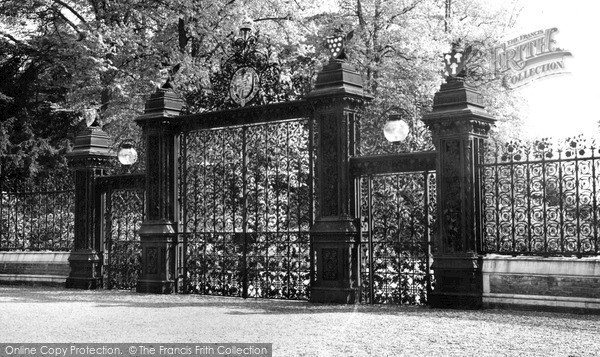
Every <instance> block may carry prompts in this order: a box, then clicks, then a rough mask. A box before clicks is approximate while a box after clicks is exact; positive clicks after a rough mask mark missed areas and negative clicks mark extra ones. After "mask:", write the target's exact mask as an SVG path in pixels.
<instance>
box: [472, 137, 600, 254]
mask: <svg viewBox="0 0 600 357" xmlns="http://www.w3.org/2000/svg"><path fill="white" fill-rule="evenodd" d="M483 149H484V158H485V161H484V163H483V164H482V165H480V166H479V171H480V174H481V175H482V178H483V181H482V186H483V187H482V190H483V193H482V198H483V210H482V214H483V242H482V247H481V249H482V251H483V252H486V253H500V254H512V255H517V254H535V255H567V256H568V255H576V256H584V255H597V254H598V252H599V248H598V243H599V242H598V235H599V218H600V209H599V207H598V197H599V196H598V188H599V184H600V182H599V177H598V171H599V169H600V152H599V150H598V149H599V147H598V145H597V143H596V142H595V140H591V139H586V138H584V137H582V136H579V137H575V138H572V139H568V140H566V141H565V142H560V143H557V142H551V141H549V140H540V141H536V142H533V143H526V142H510V143H507V144H500V145H492V144H490V145H487V146H486V147H484V148H483Z"/></svg>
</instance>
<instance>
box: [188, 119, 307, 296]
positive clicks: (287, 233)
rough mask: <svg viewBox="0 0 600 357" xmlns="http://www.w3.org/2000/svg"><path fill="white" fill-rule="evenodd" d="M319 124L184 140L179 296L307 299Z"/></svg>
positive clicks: (265, 126)
mask: <svg viewBox="0 0 600 357" xmlns="http://www.w3.org/2000/svg"><path fill="white" fill-rule="evenodd" d="M313 125H314V124H313V121H312V120H309V119H293V120H287V121H271V122H267V123H260V124H253V125H239V126H230V127H226V128H218V129H204V130H196V131H189V132H185V133H184V134H182V136H181V139H180V142H181V152H180V165H179V168H180V175H179V178H180V182H179V195H180V202H179V204H180V207H181V212H182V217H183V221H182V227H181V228H180V232H181V234H180V241H181V244H180V246H179V249H178V252H177V256H178V266H179V267H180V271H179V277H180V281H181V282H182V284H181V285H180V289H181V290H183V291H185V292H192V293H199V294H216V295H226V296H242V297H264V298H284V299H307V298H308V295H309V285H310V280H311V278H310V277H311V276H312V274H311V266H312V264H311V261H310V259H311V254H310V238H309V231H310V228H311V226H312V223H313V212H314V207H313V206H314V189H313V187H314V181H313V180H314V174H313V157H314V148H313V139H312V135H313V132H314V130H313Z"/></svg>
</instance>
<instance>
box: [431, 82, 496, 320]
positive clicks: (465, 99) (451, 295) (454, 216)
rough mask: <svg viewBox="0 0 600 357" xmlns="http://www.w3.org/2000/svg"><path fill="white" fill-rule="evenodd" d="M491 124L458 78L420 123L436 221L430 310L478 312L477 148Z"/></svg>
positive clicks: (476, 96)
mask: <svg viewBox="0 0 600 357" xmlns="http://www.w3.org/2000/svg"><path fill="white" fill-rule="evenodd" d="M495 121H496V120H495V119H494V118H492V117H491V115H490V114H489V113H487V112H486V111H485V109H484V106H483V96H482V95H481V94H480V93H479V92H478V91H477V90H476V89H475V88H473V87H471V86H469V85H467V84H466V83H465V82H464V81H463V80H462V79H460V78H449V79H448V83H445V84H442V86H441V88H440V90H439V91H438V92H437V93H436V94H435V97H434V103H433V110H432V112H430V113H428V114H426V115H425V116H424V117H423V122H425V124H426V125H427V126H428V127H429V129H430V130H431V132H432V137H433V143H434V145H435V147H436V149H437V152H438V158H437V195H438V198H437V202H438V206H437V217H438V221H437V224H436V227H435V228H434V242H433V265H432V268H433V270H434V276H435V289H434V291H433V292H432V293H431V295H430V297H429V302H430V304H431V305H432V306H434V307H457V308H480V307H481V305H482V294H483V280H482V271H481V268H482V257H481V256H480V255H479V253H478V251H479V249H478V245H479V244H480V242H481V237H482V228H481V212H480V210H481V208H480V207H481V204H480V202H481V197H480V186H481V180H480V177H479V175H478V173H477V170H476V165H477V164H478V163H479V161H480V160H481V157H480V152H481V151H480V150H479V147H480V146H481V145H482V144H483V141H484V140H485V139H486V138H487V137H488V133H489V130H490V128H491V126H492V125H493V124H494V122H495Z"/></svg>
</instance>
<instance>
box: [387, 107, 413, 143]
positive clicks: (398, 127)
mask: <svg viewBox="0 0 600 357" xmlns="http://www.w3.org/2000/svg"><path fill="white" fill-rule="evenodd" d="M409 131H410V129H409V128H408V124H406V122H405V121H404V120H402V119H401V118H400V115H397V114H393V115H390V116H389V117H388V122H387V123H385V126H384V127H383V135H384V136H385V138H386V140H387V141H389V142H391V143H399V142H401V141H404V139H406V137H407V136H408V133H409Z"/></svg>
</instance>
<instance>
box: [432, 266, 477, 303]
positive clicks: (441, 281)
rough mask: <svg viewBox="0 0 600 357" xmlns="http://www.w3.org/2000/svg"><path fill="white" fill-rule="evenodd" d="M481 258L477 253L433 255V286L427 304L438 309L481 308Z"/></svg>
mask: <svg viewBox="0 0 600 357" xmlns="http://www.w3.org/2000/svg"><path fill="white" fill-rule="evenodd" d="M481 267H482V259H481V257H479V256H438V257H434V261H433V265H432V268H433V270H434V276H435V289H434V290H433V291H432V292H431V293H430V294H429V298H428V301H429V305H431V306H432V307H439V308H455V309H480V308H481V307H482V305H483V275H482V272H481Z"/></svg>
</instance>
